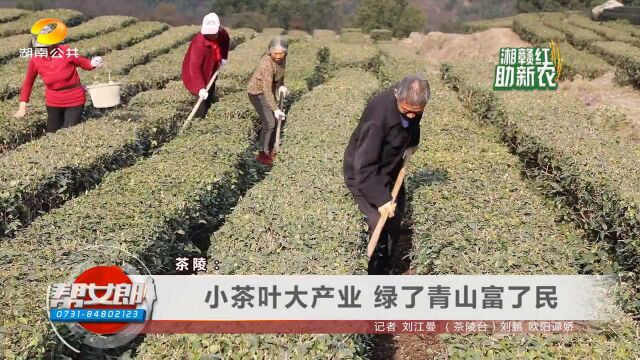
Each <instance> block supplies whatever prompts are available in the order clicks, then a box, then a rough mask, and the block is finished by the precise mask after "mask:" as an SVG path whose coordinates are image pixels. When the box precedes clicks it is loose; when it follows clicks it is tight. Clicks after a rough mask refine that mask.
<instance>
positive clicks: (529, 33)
mask: <svg viewBox="0 0 640 360" xmlns="http://www.w3.org/2000/svg"><path fill="white" fill-rule="evenodd" d="M513 30H514V31H515V32H516V33H517V34H518V35H519V36H520V37H521V38H522V39H523V40H525V41H528V42H530V43H532V44H533V45H534V46H549V42H550V41H551V40H554V41H561V43H560V52H561V56H562V58H563V59H564V67H565V71H564V75H563V77H564V78H568V79H572V78H573V77H574V76H575V75H577V74H580V75H582V76H584V77H586V78H589V79H593V78H596V77H598V76H601V75H603V74H604V73H605V72H607V71H610V70H613V67H612V66H611V65H609V64H608V63H607V62H606V61H604V60H603V59H602V58H600V57H598V56H596V55H593V54H590V53H588V52H586V51H583V50H579V49H576V48H575V47H573V45H571V44H569V43H567V42H564V41H562V40H563V39H564V38H565V36H564V34H563V33H561V32H560V31H558V30H555V29H553V28H550V27H548V26H546V25H544V24H543V23H542V21H541V20H540V16H539V15H538V14H520V15H517V16H516V17H515V18H514V21H513Z"/></svg>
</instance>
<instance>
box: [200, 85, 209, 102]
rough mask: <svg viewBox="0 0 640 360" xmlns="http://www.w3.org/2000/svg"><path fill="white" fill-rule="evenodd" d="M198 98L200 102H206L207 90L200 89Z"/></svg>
mask: <svg viewBox="0 0 640 360" xmlns="http://www.w3.org/2000/svg"><path fill="white" fill-rule="evenodd" d="M198 96H199V97H200V98H201V99H202V100H207V98H208V97H209V92H208V91H207V89H205V88H202V89H200V91H199V92H198Z"/></svg>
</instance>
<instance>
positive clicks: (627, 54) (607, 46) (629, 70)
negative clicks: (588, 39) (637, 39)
mask: <svg viewBox="0 0 640 360" xmlns="http://www.w3.org/2000/svg"><path fill="white" fill-rule="evenodd" d="M590 49H591V51H592V52H594V53H596V54H599V55H600V56H602V57H603V58H604V59H606V60H607V61H609V62H610V63H612V64H615V65H616V67H617V69H616V79H617V80H618V81H619V82H620V83H621V84H627V83H631V84H633V85H635V86H636V87H640V48H638V47H635V46H631V45H629V44H626V43H623V42H620V41H598V42H595V43H593V44H591V46H590Z"/></svg>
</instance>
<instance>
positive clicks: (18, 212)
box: [0, 44, 313, 237]
mask: <svg viewBox="0 0 640 360" xmlns="http://www.w3.org/2000/svg"><path fill="white" fill-rule="evenodd" d="M187 46H188V44H185V45H183V46H181V47H179V48H177V49H174V50H173V51H171V52H169V53H167V54H164V55H161V56H159V57H157V58H155V59H154V60H153V61H151V62H150V63H149V64H146V65H142V66H137V67H134V68H133V69H132V70H131V72H130V73H129V75H127V76H126V77H125V80H124V81H123V84H122V90H121V92H122V93H123V95H124V96H123V97H124V98H125V99H129V98H130V97H132V96H133V95H135V94H138V95H136V96H135V97H134V98H133V100H132V101H131V103H130V106H129V107H127V108H126V109H127V110H129V109H130V108H133V109H144V108H146V107H149V106H151V105H152V104H155V103H158V102H159V104H158V105H159V108H161V109H162V108H166V107H167V106H175V107H176V109H175V110H176V111H177V113H176V114H175V117H176V119H174V120H173V121H174V122H168V123H167V122H155V120H154V121H151V122H144V121H142V122H140V121H133V122H117V121H112V120H113V119H112V116H111V115H110V114H107V115H104V114H98V115H97V117H99V119H98V120H92V121H89V122H88V123H85V124H92V125H91V126H90V127H89V128H88V129H87V130H84V131H80V130H76V131H72V132H70V133H66V132H65V133H64V134H65V135H64V136H62V135H59V134H58V133H56V134H55V135H49V136H48V137H47V138H45V139H41V140H40V141H36V142H33V143H31V144H27V145H25V146H23V147H21V148H20V149H18V150H17V151H15V152H11V153H9V154H7V155H6V156H5V157H3V159H7V161H10V162H11V163H17V162H20V161H21V160H18V159H19V158H29V159H32V160H31V162H32V164H31V165H30V166H27V167H16V168H14V169H10V168H9V167H7V168H6V169H5V170H4V171H6V172H7V173H6V174H5V175H4V176H5V177H6V178H7V179H9V178H12V179H13V178H21V177H22V178H23V182H22V183H21V184H16V185H18V186H19V187H18V188H19V189H20V190H18V188H14V187H11V188H5V189H4V191H6V192H7V196H10V198H11V200H7V204H6V205H2V206H0V209H1V210H0V212H2V213H5V215H4V218H5V221H3V222H2V223H1V224H0V230H3V232H4V231H7V235H11V233H13V231H15V229H17V228H19V227H22V226H24V225H25V224H28V223H29V222H31V220H32V219H33V218H34V216H36V215H37V214H38V212H39V211H41V210H43V209H47V208H51V207H54V206H56V205H58V204H60V203H62V202H64V201H65V200H66V199H67V198H69V197H71V196H73V195H74V194H76V193H77V192H76V190H77V189H81V188H79V186H86V187H91V184H95V183H96V182H98V181H100V178H101V175H100V174H103V173H104V171H105V169H104V166H105V165H101V164H102V162H107V163H110V164H111V165H110V166H111V167H110V168H109V169H115V168H118V167H121V166H125V165H127V164H129V163H131V162H132V161H134V160H135V159H136V157H137V156H139V155H140V154H142V153H144V152H146V151H148V150H149V149H151V148H153V147H157V146H158V145H161V144H162V143H163V142H165V141H167V140H168V139H170V138H171V137H173V136H174V135H175V126H177V124H178V123H179V122H180V121H182V120H184V119H183V118H180V116H182V115H185V113H184V111H185V110H187V109H186V108H185V106H191V102H192V101H193V97H192V96H191V95H189V94H188V92H187V91H186V90H184V87H182V86H177V87H176V86H175V85H173V86H172V87H171V88H167V89H164V90H156V91H149V92H147V93H141V92H142V91H146V90H149V89H152V88H159V87H162V86H164V85H165V84H166V83H168V82H169V81H171V80H178V79H179V78H180V73H181V67H179V66H175V64H180V61H181V60H182V58H183V56H184V54H185V52H186V48H187ZM232 53H233V52H232ZM310 68H311V69H312V70H313V66H310ZM179 84H181V83H179ZM172 93H174V94H175V95H173V99H172V98H171V96H172V95H171V94H172ZM155 96H157V97H158V99H159V100H158V101H156V100H154V97H155ZM124 114H125V115H126V114H128V112H127V111H124ZM125 115H122V114H121V112H119V111H116V112H115V114H114V116H116V118H117V119H121V118H123V116H125ZM100 116H103V117H102V118H100ZM183 117H186V116H183ZM31 118H32V119H33V121H30V122H29V125H28V126H23V127H19V124H20V123H19V121H24V119H19V120H14V121H15V122H18V124H16V125H18V126H17V128H16V127H15V126H14V127H13V128H10V129H7V130H10V131H7V132H8V133H11V134H13V135H14V136H16V137H18V136H17V134H22V135H24V137H23V138H21V139H22V140H27V139H28V138H27V137H28V136H31V137H33V136H34V134H33V132H34V131H35V129H36V128H37V129H39V130H40V132H42V129H43V128H44V126H45V124H46V116H44V114H43V115H42V116H39V117H36V116H33V115H32V116H31ZM159 121H164V120H162V119H160V120H159ZM138 123H140V124H141V125H142V126H139V125H136V124H138ZM0 124H2V122H0ZM134 125H135V126H134ZM82 126H85V125H82ZM112 127H119V128H120V129H121V130H120V131H119V133H120V134H128V135H127V136H124V135H123V136H121V137H123V138H121V139H119V140H118V139H116V138H110V136H111V135H110V134H109V133H110V132H111V131H112ZM0 130H3V129H2V128H1V127H0ZM89 132H95V134H94V135H93V137H95V138H97V139H98V140H87V139H86V137H87V136H88V135H87V133H89ZM137 133H139V134H137ZM93 137H91V138H90V139H93ZM102 137H104V139H102ZM130 138H135V139H137V140H136V143H141V144H144V146H138V147H131V145H129V142H130ZM74 139H75V140H74ZM101 139H102V140H101ZM85 141H88V142H90V144H88V145H89V147H84V145H85ZM114 141H115V142H116V143H113V142H114ZM71 143H80V144H83V146H80V147H72V148H71V149H67V148H69V147H68V146H64V145H62V144H71ZM116 144H119V145H116ZM56 147H61V148H62V149H65V151H63V155H64V156H62V158H59V157H50V158H48V157H49V156H48V155H46V153H47V151H50V150H47V149H55V148H56ZM67 150H69V152H68V153H67ZM74 151H75V152H74ZM56 152H57V153H58V154H60V150H58V151H56ZM105 154H109V155H105ZM78 159H82V160H78ZM41 161H42V162H43V163H41ZM79 162H80V163H79ZM82 162H84V164H83V163H82ZM35 164H40V165H36V166H32V165H35ZM91 164H93V165H95V166H96V167H97V169H94V168H93V167H92V165H91ZM74 166H78V169H76V168H74ZM83 169H85V170H83ZM86 169H89V170H86ZM14 171H15V172H14ZM21 171H22V172H21ZM34 171H35V172H34ZM83 171H84V172H90V173H92V174H94V175H93V176H92V177H91V178H90V179H89V180H86V179H82V176H84V175H82V174H83ZM0 172H2V170H0ZM60 172H62V173H60ZM78 176H80V177H78ZM2 177H3V176H2V175H0V178H2ZM62 178H64V181H62V183H61V184H56V185H51V184H50V185H47V186H40V185H37V183H38V181H44V183H47V182H51V181H54V180H52V179H57V180H55V181H58V180H60V179H62ZM70 178H73V179H75V180H74V181H76V182H77V183H76V184H75V185H74V186H75V188H74V187H73V186H70V185H68V183H69V182H73V181H72V180H69V179H70ZM43 179H48V180H43ZM83 182H84V183H83ZM25 183H29V184H31V185H26V184H25ZM61 186H62V187H64V189H62V188H61ZM53 188H57V190H55V191H57V193H56V196H53V195H42V196H50V199H49V200H47V203H46V204H44V203H43V202H42V201H33V202H30V203H28V204H27V203H20V202H21V201H22V200H21V199H26V198H27V197H35V198H37V197H38V196H39V195H37V192H38V191H44V192H45V193H46V192H51V191H54V190H52V189H53ZM16 191H19V192H20V193H22V195H17V193H16ZM30 191H31V194H28V195H27V194H26V193H28V192H30ZM34 191H35V192H34ZM0 233H1V232H0ZM0 237H1V235H0Z"/></svg>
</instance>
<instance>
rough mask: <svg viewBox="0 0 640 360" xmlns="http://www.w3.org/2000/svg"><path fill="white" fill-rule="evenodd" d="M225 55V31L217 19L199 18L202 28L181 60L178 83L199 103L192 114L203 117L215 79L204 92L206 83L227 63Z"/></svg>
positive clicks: (211, 101) (212, 15)
mask: <svg viewBox="0 0 640 360" xmlns="http://www.w3.org/2000/svg"><path fill="white" fill-rule="evenodd" d="M228 57H229V33H228V32H227V30H225V28H224V27H222V26H220V19H219V18H218V15H216V14H215V13H210V14H208V15H207V16H205V17H204V19H203V20H202V28H201V30H200V32H199V33H198V34H196V36H194V37H193V39H192V40H191V43H190V44H189V49H188V50H187V53H186V54H185V55H184V60H183V61H182V83H183V84H184V86H185V87H186V88H187V90H188V91H189V92H190V93H191V94H193V95H194V96H199V97H200V98H202V100H203V101H202V103H201V104H200V107H199V108H198V110H196V113H195V114H194V116H195V117H196V118H204V117H205V116H206V115H207V112H208V111H209V108H211V104H213V100H214V99H213V98H214V95H215V91H216V89H215V88H216V87H215V82H214V84H213V85H212V86H211V88H210V89H209V91H207V84H208V83H209V80H211V78H212V77H213V74H215V72H216V70H218V69H219V68H220V67H221V66H223V65H226V64H227V59H228Z"/></svg>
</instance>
